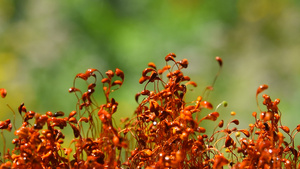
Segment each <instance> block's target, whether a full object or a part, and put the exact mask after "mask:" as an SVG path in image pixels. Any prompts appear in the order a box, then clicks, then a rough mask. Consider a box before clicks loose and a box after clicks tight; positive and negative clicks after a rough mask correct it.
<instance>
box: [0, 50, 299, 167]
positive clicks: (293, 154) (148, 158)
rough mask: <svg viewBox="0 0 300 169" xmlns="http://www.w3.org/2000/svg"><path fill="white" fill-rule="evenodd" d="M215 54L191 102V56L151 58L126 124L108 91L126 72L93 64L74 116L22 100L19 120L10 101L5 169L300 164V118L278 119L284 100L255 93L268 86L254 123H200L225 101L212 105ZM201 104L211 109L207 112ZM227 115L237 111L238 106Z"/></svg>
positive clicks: (4, 124) (81, 77)
mask: <svg viewBox="0 0 300 169" xmlns="http://www.w3.org/2000/svg"><path fill="white" fill-rule="evenodd" d="M216 61H217V63H218V64H219V72H218V73H217V75H216V76H215V78H214V80H213V83H212V85H210V86H208V87H206V88H205V91H204V93H203V95H202V96H198V97H197V98H195V99H194V100H193V101H189V102H186V101H185V95H186V93H187V92H189V91H190V90H189V88H193V87H197V84H196V82H194V81H191V79H190V77H189V76H186V75H184V74H183V72H182V70H183V69H187V68H188V65H189V63H188V60H187V59H182V60H179V61H177V60H176V55H175V54H174V53H169V54H168V55H167V56H166V57H165V63H166V65H165V66H164V67H162V68H161V69H157V67H156V65H155V64H154V63H153V62H150V63H149V64H148V67H147V68H146V69H144V70H143V71H142V77H141V78H140V80H139V83H140V84H143V85H144V88H143V90H142V91H141V92H139V93H137V94H136V95H135V100H136V102H137V103H138V106H137V108H136V110H135V112H134V117H132V118H129V117H128V118H124V119H121V122H120V124H121V126H122V128H120V127H118V128H117V127H116V125H115V122H114V118H113V116H114V114H115V113H117V112H118V111H122V110H118V109H117V108H118V105H119V103H118V102H117V101H116V100H115V99H114V98H112V97H111V95H110V94H111V93H112V92H115V91H116V90H117V89H119V88H120V87H121V86H122V85H123V83H124V79H125V78H124V73H123V71H122V70H120V69H116V70H115V71H112V70H108V71H107V72H105V74H102V73H101V72H100V71H99V70H97V69H88V70H87V71H86V72H84V73H79V74H77V75H76V76H75V78H74V81H73V86H72V87H71V88H70V89H69V92H70V93H72V94H74V95H75V97H76V98H77V102H76V110H73V111H71V112H70V113H69V115H67V116H65V113H64V112H61V111H58V112H55V113H53V112H50V111H48V112H46V113H45V114H40V113H37V112H34V111H31V110H29V111H28V109H27V108H26V107H25V104H24V103H22V104H21V105H20V106H19V107H18V110H17V111H18V113H19V114H20V115H21V119H22V124H19V125H18V124H15V118H16V117H15V116H16V115H15V111H14V110H13V109H12V108H10V109H11V111H12V113H13V114H14V118H13V119H12V121H11V120H10V119H7V120H4V121H0V129H1V130H0V131H1V136H2V139H3V143H4V144H3V145H2V147H3V153H2V155H1V161H0V164H1V168H3V169H8V168H27V169H28V168H35V169H44V168H61V169H64V168H66V169H67V168H74V169H75V168H76V169H77V168H83V169H92V168H132V169H133V168H134V169H135V168H146V169H150V168H161V169H165V168H188V169H196V168H204V169H209V168H213V169H221V168H223V167H228V168H232V169H239V168H240V169H242V168H249V169H252V168H253V169H254V168H288V169H290V168H300V163H299V154H300V151H299V148H300V146H299V145H297V146H296V145H295V141H294V140H295V136H296V134H297V133H298V132H299V131H300V125H298V126H297V127H296V128H295V129H293V130H292V131H290V129H289V128H288V127H287V126H284V125H282V124H281V116H282V113H281V112H280V110H279V108H278V104H279V102H280V100H279V99H275V100H274V101H272V100H271V98H270V96H268V95H266V94H262V97H263V99H264V100H263V103H262V105H264V106H265V109H263V108H261V107H260V105H261V103H259V101H258V97H259V96H260V94H261V93H262V92H264V90H266V89H267V88H268V86H267V85H261V86H259V88H258V89H257V91H256V101H257V106H258V109H259V111H260V112H258V113H257V112H253V113H252V116H253V118H254V119H253V123H252V124H249V128H247V129H238V128H237V125H239V120H238V119H233V120H230V121H229V122H227V124H226V123H225V122H224V120H220V121H219V122H218V123H216V125H215V128H214V130H213V132H212V133H208V132H207V131H206V128H205V127H204V125H202V122H203V121H204V120H210V121H217V120H218V118H219V113H218V112H217V110H218V107H220V106H224V107H226V106H227V102H225V101H224V102H222V103H220V104H219V105H217V106H216V108H215V109H213V107H214V106H213V104H212V103H210V102H209V101H208V100H207V98H208V95H209V93H210V92H211V91H212V90H213V88H214V84H215V82H216V79H217V77H218V76H219V74H220V71H221V68H222V66H223V61H222V59H221V58H220V57H216ZM99 79H100V82H99ZM77 81H84V82H85V83H86V89H85V90H82V89H79V88H77V86H76V83H77ZM101 90H102V91H103V93H104V94H103V95H104V97H105V102H104V103H102V104H99V103H98V102H97V100H96V99H95V97H94V95H97V94H101V92H99V91H101ZM0 94H1V97H2V98H5V97H6V95H7V92H6V90H5V89H3V88H2V89H0ZM204 109H208V111H210V113H208V114H207V113H206V114H205V113H203V111H202V110H204ZM230 114H231V116H233V117H234V116H235V114H236V113H235V112H231V113H230ZM249 116H251V115H249ZM224 123H225V124H224ZM16 126H17V127H16ZM86 126H88V127H86ZM64 128H71V129H72V131H73V139H71V141H70V142H69V143H67V144H63V143H64V142H65V141H66V139H65V135H64V133H63V130H62V129H64ZM3 130H8V131H10V132H11V133H12V134H14V135H15V138H14V139H13V140H12V141H11V143H12V144H13V146H14V148H13V149H12V150H9V149H7V148H6V146H7V145H6V144H9V143H8V142H6V139H5V136H4V134H3ZM64 145H67V146H64Z"/></svg>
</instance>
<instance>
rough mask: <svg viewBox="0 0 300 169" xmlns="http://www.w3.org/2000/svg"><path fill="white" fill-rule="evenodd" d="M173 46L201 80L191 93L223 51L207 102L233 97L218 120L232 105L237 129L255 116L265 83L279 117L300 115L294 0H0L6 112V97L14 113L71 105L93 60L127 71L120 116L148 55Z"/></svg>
mask: <svg viewBox="0 0 300 169" xmlns="http://www.w3.org/2000/svg"><path fill="white" fill-rule="evenodd" d="M169 52H174V53H175V54H176V55H177V57H178V59H183V58H187V59H188V60H189V63H190V65H189V67H188V69H187V70H186V71H185V73H186V75H189V76H190V77H191V78H192V80H194V81H195V82H197V83H198V87H197V88H195V89H194V90H193V91H192V93H190V94H189V97H187V101H188V100H193V99H195V98H196V97H197V96H198V95H201V94H202V92H203V89H204V88H205V87H206V86H208V85H210V84H211V82H212V81H213V79H214V76H215V75H216V73H217V71H218V64H217V62H216V61H215V57H216V56H220V57H221V58H222V59H223V62H224V66H223V69H222V72H221V74H220V76H219V78H218V80H217V82H216V85H215V89H214V91H213V92H212V93H211V95H210V97H209V101H211V102H212V103H213V105H214V106H216V105H218V104H219V103H221V102H222V101H224V100H225V101H227V102H228V106H227V107H226V108H224V107H221V108H220V109H219V112H220V114H221V118H222V119H225V120H226V119H227V120H228V119H230V118H232V117H230V112H231V111H235V112H236V113H237V115H236V117H235V118H238V119H240V123H241V124H240V126H239V127H240V128H245V127H247V126H248V124H249V123H253V122H254V119H253V118H252V116H251V114H252V112H253V111H259V110H258V108H257V105H256V100H255V94H256V89H257V87H258V86H259V85H260V84H268V85H269V89H268V90H267V91H266V92H265V93H267V94H269V95H270V96H271V98H272V99H275V98H280V99H281V103H280V105H279V106H280V109H281V111H282V113H283V117H282V122H283V124H287V125H288V126H289V127H290V128H294V127H296V125H297V124H299V123H300V119H299V118H298V117H299V100H300V99H299V98H300V89H299V85H300V78H299V74H300V66H299V65H300V1H297V0H285V1H282V0H272V1H270V0H257V1H245V0H226V1H222V0H186V1H182V0H165V1H161V0H143V1H141V0H127V1H124V0H88V1H81V0H64V1H34V0H27V1H24V0H0V88H6V89H7V92H8V95H7V97H6V98H5V99H2V98H0V119H1V120H5V119H7V118H12V111H11V110H10V109H9V108H8V106H7V104H9V105H10V106H11V107H12V108H13V109H14V110H15V111H16V112H17V107H18V106H19V105H20V104H21V103H22V102H24V103H25V106H26V107H27V109H28V110H34V111H36V112H38V113H45V112H47V111H52V112H55V111H64V112H65V113H66V114H68V113H69V112H71V111H72V110H74V109H75V104H76V101H77V100H76V98H75V96H74V95H73V94H69V93H68V89H69V87H71V86H72V83H73V79H74V77H75V75H76V74H77V73H80V72H84V71H85V70H86V69H88V68H97V69H99V70H100V71H102V72H105V71H107V70H108V69H112V70H114V69H115V68H120V69H122V70H123V71H124V73H125V83H124V85H123V86H122V88H121V89H120V90H118V91H117V92H115V93H114V94H113V96H114V97H115V98H116V100H117V101H118V102H119V109H118V112H117V114H116V116H115V118H116V119H119V118H121V117H127V116H129V117H131V116H132V115H133V112H134V109H135V107H136V106H137V104H136V102H135V100H134V95H135V93H137V92H139V91H140V90H142V88H143V86H142V85H140V84H139V83H138V80H139V78H140V76H141V72H142V70H143V69H144V68H146V66H147V63H148V62H150V61H152V62H154V63H156V64H157V66H158V67H162V66H163V65H164V64H165V62H164V57H165V55H166V54H168V53H169ZM98 95H99V97H98V99H99V102H101V100H102V99H103V96H102V94H101V92H100V91H99V93H98ZM260 98H261V96H260ZM260 101H261V99H260ZM17 118H19V116H17ZM19 119H20V118H19ZM17 121H18V120H17ZM203 125H205V124H203ZM215 125H216V123H215V124H214V126H215ZM5 133H6V135H7V134H8V132H7V131H4V134H5ZM70 134H71V135H70V136H72V133H71V132H70ZM12 137H13V136H12ZM6 139H7V141H8V142H10V136H7V137H6ZM1 141H2V140H1Z"/></svg>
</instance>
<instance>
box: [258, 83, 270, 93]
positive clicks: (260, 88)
mask: <svg viewBox="0 0 300 169" xmlns="http://www.w3.org/2000/svg"><path fill="white" fill-rule="evenodd" d="M266 89H268V85H266V84H263V85H260V86H259V87H258V88H257V91H256V96H257V95H258V94H259V93H261V92H263V91H264V90H266Z"/></svg>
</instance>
